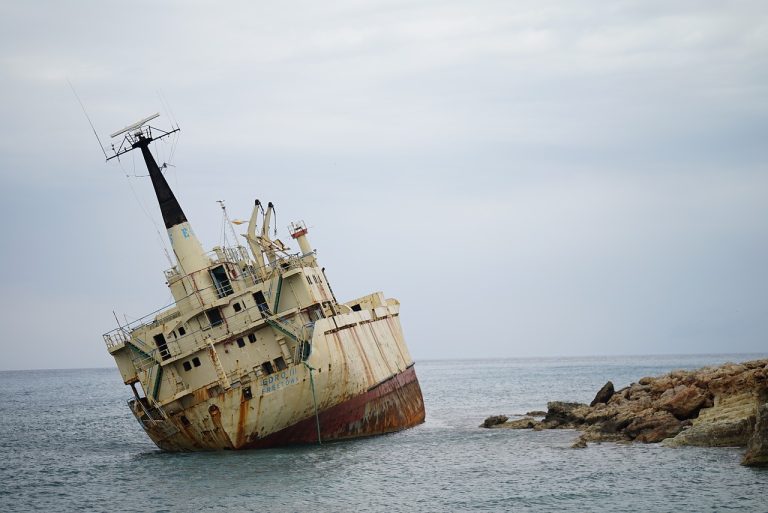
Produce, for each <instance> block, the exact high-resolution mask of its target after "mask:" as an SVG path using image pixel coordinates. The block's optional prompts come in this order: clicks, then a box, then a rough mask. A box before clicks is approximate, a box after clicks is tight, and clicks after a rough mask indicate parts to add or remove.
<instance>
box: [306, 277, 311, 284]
mask: <svg viewBox="0 0 768 513" xmlns="http://www.w3.org/2000/svg"><path fill="white" fill-rule="evenodd" d="M306 278H307V283H309V284H310V285H312V280H310V279H309V275H307V276H306Z"/></svg>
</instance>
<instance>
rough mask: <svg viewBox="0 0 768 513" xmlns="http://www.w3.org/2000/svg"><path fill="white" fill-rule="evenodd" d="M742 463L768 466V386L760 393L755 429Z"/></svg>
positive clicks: (752, 465) (753, 465)
mask: <svg viewBox="0 0 768 513" xmlns="http://www.w3.org/2000/svg"><path fill="white" fill-rule="evenodd" d="M741 464H742V465H747V466H750V467H768V388H765V389H763V390H761V391H760V393H759V394H758V397H757V415H756V418H755V429H754V431H753V433H752V436H751V437H750V439H749V443H748V444H747V453H746V454H745V455H744V459H743V460H742V462H741Z"/></svg>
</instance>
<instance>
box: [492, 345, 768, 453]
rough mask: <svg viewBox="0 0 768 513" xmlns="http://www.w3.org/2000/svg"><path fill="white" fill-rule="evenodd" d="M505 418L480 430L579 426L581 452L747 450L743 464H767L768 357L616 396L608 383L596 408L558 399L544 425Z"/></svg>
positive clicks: (651, 382) (650, 382) (648, 380)
mask: <svg viewBox="0 0 768 513" xmlns="http://www.w3.org/2000/svg"><path fill="white" fill-rule="evenodd" d="M532 413H533V412H532ZM536 413H543V412H536ZM500 417H503V416H495V417H489V418H488V419H486V422H484V423H483V425H482V426H481V427H489V428H507V429H534V430H542V429H577V430H580V431H581V432H582V434H581V436H580V437H579V438H578V439H577V440H576V442H575V443H574V445H573V447H574V448H582V447H586V444H587V443H588V442H603V441H608V442H632V441H635V442H643V443H657V442H663V444H664V445H665V446H670V447H676V446H683V445H693V446H706V447H727V446H735V447H746V448H747V452H746V454H745V456H744V460H743V461H742V464H744V465H750V466H768V359H762V360H753V361H749V362H744V363H740V364H735V363H726V364H723V365H720V366H717V367H704V368H702V369H697V370H693V371H684V370H676V371H672V372H670V373H668V374H665V375H663V376H657V377H650V376H648V377H644V378H642V379H640V380H639V381H638V382H637V383H632V384H631V385H629V386H627V387H624V388H622V389H621V390H616V391H615V390H614V388H613V383H612V382H610V381H609V382H607V383H606V384H605V385H604V386H603V387H602V388H601V389H600V390H599V391H598V392H597V394H596V395H595V398H594V400H593V401H592V402H591V403H590V404H589V405H587V404H582V403H572V402H562V401H552V402H549V403H547V412H546V414H545V415H544V418H543V419H541V420H536V419H535V418H533V416H527V417H523V418H521V419H516V420H512V421H510V420H509V419H508V418H506V417H504V420H503V421H501V422H499V421H498V419H499V418H500ZM490 419H495V420H493V421H491V423H490V424H489V425H486V424H487V423H489V420H490Z"/></svg>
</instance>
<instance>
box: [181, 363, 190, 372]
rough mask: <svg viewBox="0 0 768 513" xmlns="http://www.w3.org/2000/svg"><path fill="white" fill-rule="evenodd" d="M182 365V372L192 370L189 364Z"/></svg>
mask: <svg viewBox="0 0 768 513" xmlns="http://www.w3.org/2000/svg"><path fill="white" fill-rule="evenodd" d="M183 365H184V370H185V371H189V370H192V364H191V363H189V362H184V364H183Z"/></svg>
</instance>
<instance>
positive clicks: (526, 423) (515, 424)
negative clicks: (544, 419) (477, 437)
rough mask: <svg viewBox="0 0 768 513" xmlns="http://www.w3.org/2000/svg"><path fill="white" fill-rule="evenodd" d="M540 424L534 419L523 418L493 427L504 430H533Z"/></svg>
mask: <svg viewBox="0 0 768 513" xmlns="http://www.w3.org/2000/svg"><path fill="white" fill-rule="evenodd" d="M538 423H539V421H537V420H536V419H534V418H533V417H523V418H522V419H517V420H510V421H507V422H505V423H503V424H497V425H495V426H491V427H492V428H504V429H533V428H534V427H535V426H536V424H538Z"/></svg>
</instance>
